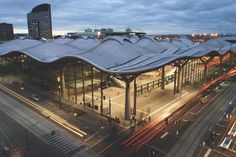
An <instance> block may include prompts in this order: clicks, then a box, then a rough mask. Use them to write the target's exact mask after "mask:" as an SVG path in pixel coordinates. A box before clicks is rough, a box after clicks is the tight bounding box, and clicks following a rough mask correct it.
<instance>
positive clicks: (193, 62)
mask: <svg viewBox="0 0 236 157" xmlns="http://www.w3.org/2000/svg"><path fill="white" fill-rule="evenodd" d="M195 68H196V66H195V59H193V61H192V75H193V76H192V78H193V83H194V82H195V81H196V69H195Z"/></svg>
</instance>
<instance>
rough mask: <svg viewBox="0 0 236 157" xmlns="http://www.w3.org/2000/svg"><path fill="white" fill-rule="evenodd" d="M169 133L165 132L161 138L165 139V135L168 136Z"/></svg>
mask: <svg viewBox="0 0 236 157" xmlns="http://www.w3.org/2000/svg"><path fill="white" fill-rule="evenodd" d="M167 135H168V132H166V133H164V134H163V135H162V136H161V137H160V138H161V139H163V138H164V137H166V136H167Z"/></svg>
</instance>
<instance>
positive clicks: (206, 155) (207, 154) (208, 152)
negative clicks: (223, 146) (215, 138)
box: [204, 148, 211, 157]
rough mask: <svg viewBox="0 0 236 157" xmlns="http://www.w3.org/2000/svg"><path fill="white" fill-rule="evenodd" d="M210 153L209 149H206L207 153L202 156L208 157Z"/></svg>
mask: <svg viewBox="0 0 236 157" xmlns="http://www.w3.org/2000/svg"><path fill="white" fill-rule="evenodd" d="M210 153H211V148H208V150H207V152H206V153H205V154H204V157H208V156H209V155H210Z"/></svg>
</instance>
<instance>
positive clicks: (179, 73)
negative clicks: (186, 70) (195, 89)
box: [176, 67, 182, 93]
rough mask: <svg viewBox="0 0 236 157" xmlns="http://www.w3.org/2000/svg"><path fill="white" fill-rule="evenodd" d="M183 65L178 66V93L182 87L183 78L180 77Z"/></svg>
mask: <svg viewBox="0 0 236 157" xmlns="http://www.w3.org/2000/svg"><path fill="white" fill-rule="evenodd" d="M181 71H182V70H181V67H178V71H177V74H178V76H177V90H176V92H177V93H179V91H180V90H181V89H180V83H181V80H180V77H181Z"/></svg>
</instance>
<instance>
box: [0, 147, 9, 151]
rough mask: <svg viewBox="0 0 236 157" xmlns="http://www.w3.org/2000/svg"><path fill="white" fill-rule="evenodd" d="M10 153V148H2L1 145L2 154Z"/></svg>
mask: <svg viewBox="0 0 236 157" xmlns="http://www.w3.org/2000/svg"><path fill="white" fill-rule="evenodd" d="M8 151H9V148H8V147H5V146H1V145H0V152H2V153H7V152H8Z"/></svg>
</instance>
